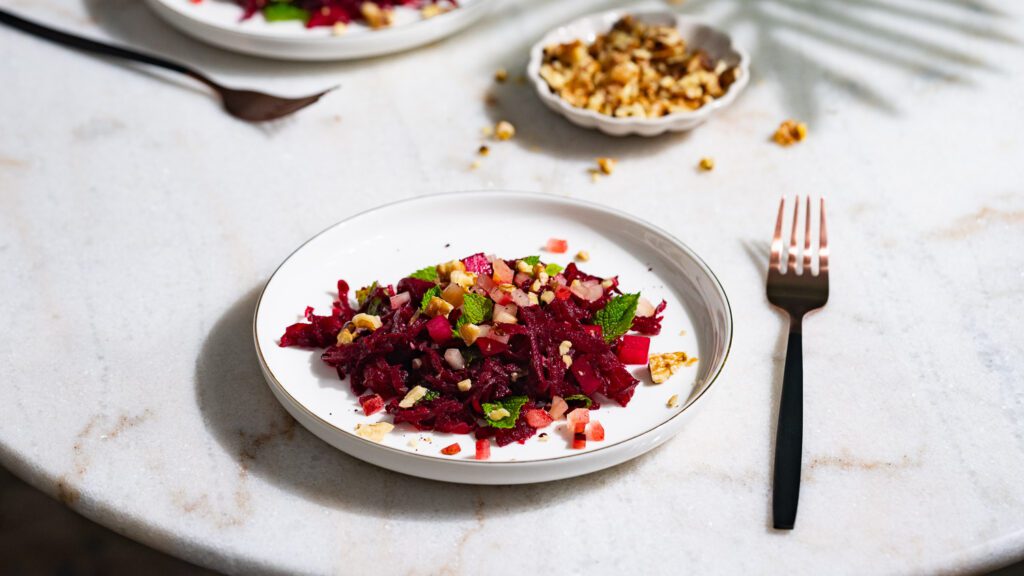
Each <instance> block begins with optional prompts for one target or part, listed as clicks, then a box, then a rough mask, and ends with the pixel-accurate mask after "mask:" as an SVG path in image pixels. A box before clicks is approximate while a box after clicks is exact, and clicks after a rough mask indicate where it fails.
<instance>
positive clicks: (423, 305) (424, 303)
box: [420, 286, 441, 311]
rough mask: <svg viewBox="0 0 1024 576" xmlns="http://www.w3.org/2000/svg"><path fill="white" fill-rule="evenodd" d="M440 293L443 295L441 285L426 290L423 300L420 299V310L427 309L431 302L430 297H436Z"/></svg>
mask: <svg viewBox="0 0 1024 576" xmlns="http://www.w3.org/2000/svg"><path fill="white" fill-rule="evenodd" d="M440 295H441V287H440V286H434V287H433V288H431V289H430V290H427V291H426V292H424V293H423V300H420V310H423V311H426V310H427V304H430V299H431V298H433V297H435V296H440Z"/></svg>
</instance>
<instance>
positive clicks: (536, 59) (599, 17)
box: [527, 10, 750, 136]
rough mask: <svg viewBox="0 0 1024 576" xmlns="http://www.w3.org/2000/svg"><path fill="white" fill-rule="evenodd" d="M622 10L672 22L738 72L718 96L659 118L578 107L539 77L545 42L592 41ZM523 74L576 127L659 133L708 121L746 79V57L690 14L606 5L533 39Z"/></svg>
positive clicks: (658, 21) (612, 132)
mask: <svg viewBox="0 0 1024 576" xmlns="http://www.w3.org/2000/svg"><path fill="white" fill-rule="evenodd" d="M626 14H630V15H632V16H634V17H636V19H637V20H639V21H641V22H644V23H647V24H655V25H660V26H675V27H676V28H678V29H679V33H680V34H681V35H682V37H683V38H684V39H685V40H686V43H687V45H688V46H691V47H694V48H700V49H703V50H705V51H706V52H707V53H708V54H709V55H710V56H711V57H712V58H714V59H715V60H724V61H725V62H726V63H727V64H729V65H730V66H736V67H738V68H739V71H740V73H739V77H738V78H737V79H736V81H735V82H734V83H733V84H732V85H731V86H729V89H728V91H726V93H725V95H724V96H722V97H721V98H716V99H715V100H713V101H711V102H710V103H708V104H705V105H704V106H702V107H700V108H698V109H697V110H694V111H692V112H674V113H672V114H669V115H667V116H661V117H659V118H616V117H614V116H608V115H606V114H601V113H598V112H594V111H593V110H587V109H585V108H578V107H576V106H573V105H571V104H569V103H568V102H566V101H565V100H563V99H562V98H560V97H559V96H558V95H557V94H555V93H553V92H552V91H551V89H550V88H549V87H548V84H547V82H546V81H545V80H544V79H543V78H541V76H540V66H541V63H542V61H543V56H544V47H545V46H549V45H551V44H562V43H565V42H572V41H573V40H577V39H579V40H583V41H585V42H588V43H589V42H593V41H594V39H595V38H596V37H597V35H598V34H602V33H604V32H607V31H608V30H610V29H611V27H612V25H613V24H614V23H615V21H616V20H618V19H619V18H621V17H622V16H625V15H626ZM527 75H528V76H529V77H530V79H531V80H532V81H533V85H534V87H535V88H536V90H537V96H539V97H540V99H541V101H542V102H544V104H545V105H547V107H548V108H551V109H552V110H554V111H555V112H558V113H559V114H561V115H562V116H565V117H566V118H568V119H569V121H570V122H572V123H573V124H576V125H577V126H582V127H584V128H596V129H598V130H600V131H601V132H604V133H605V134H610V135H612V136H627V135H630V134H639V135H641V136H657V135H659V134H664V133H665V132H683V131H686V130H692V129H693V128H696V127H697V126H699V125H701V124H703V123H704V122H705V121H707V119H708V118H710V117H711V116H712V115H713V114H714V113H715V112H717V111H719V110H721V109H723V108H725V107H726V106H728V105H730V104H732V102H733V101H734V100H736V97H737V96H739V94H740V92H742V91H743V89H744V88H745V87H746V86H747V82H748V81H749V79H750V57H749V56H748V55H747V53H746V52H745V51H744V50H743V49H742V48H740V47H738V46H736V44H735V43H733V41H732V38H731V37H730V36H729V35H728V34H726V33H725V32H722V31H721V30H718V29H717V28H714V27H712V26H710V25H708V24H705V23H703V22H701V21H699V20H696V19H694V18H690V17H687V16H683V15H680V14H676V13H674V12H668V11H665V10H609V11H607V12H601V13H599V14H591V15H589V16H584V17H582V18H578V19H576V20H573V21H572V22H569V23H568V24H564V25H562V26H559V27H558V28H555V29H554V30H552V31H551V32H548V34H547V35H546V36H544V37H543V38H541V40H540V42H537V43H536V44H534V45H533V48H531V49H530V64H529V66H527Z"/></svg>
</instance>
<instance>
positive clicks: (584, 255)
mask: <svg viewBox="0 0 1024 576" xmlns="http://www.w3.org/2000/svg"><path fill="white" fill-rule="evenodd" d="M576 259H577V260H579V261H580V262H589V261H590V252H587V251H586V250H580V251H579V252H577V253H576Z"/></svg>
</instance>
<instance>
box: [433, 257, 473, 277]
mask: <svg viewBox="0 0 1024 576" xmlns="http://www.w3.org/2000/svg"><path fill="white" fill-rule="evenodd" d="M456 270H458V271H460V272H465V271H466V265H465V264H463V263H462V260H452V261H450V262H445V263H444V264H438V265H437V275H438V276H439V277H440V278H441V280H448V279H450V278H451V275H452V272H454V271H456Z"/></svg>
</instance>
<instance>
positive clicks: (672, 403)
mask: <svg viewBox="0 0 1024 576" xmlns="http://www.w3.org/2000/svg"><path fill="white" fill-rule="evenodd" d="M665 406H668V407H669V408H677V407H679V394H673V395H672V397H671V398H669V399H668V402H666V403H665Z"/></svg>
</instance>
